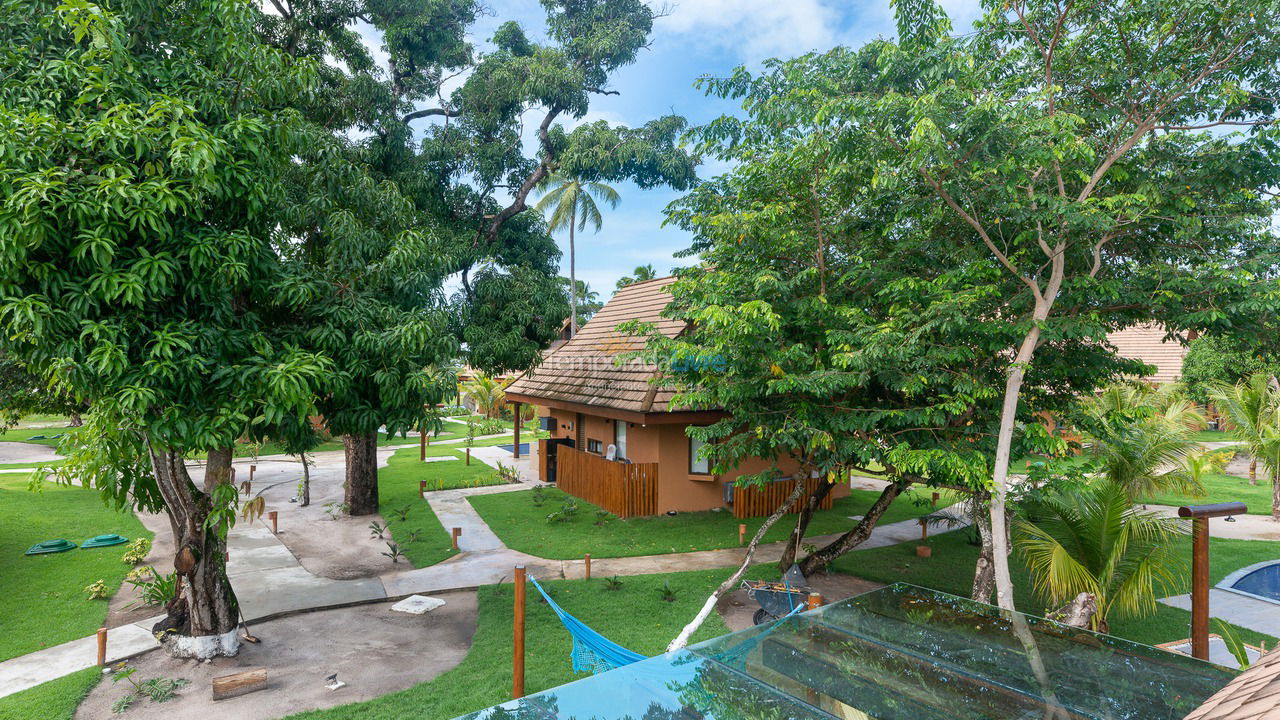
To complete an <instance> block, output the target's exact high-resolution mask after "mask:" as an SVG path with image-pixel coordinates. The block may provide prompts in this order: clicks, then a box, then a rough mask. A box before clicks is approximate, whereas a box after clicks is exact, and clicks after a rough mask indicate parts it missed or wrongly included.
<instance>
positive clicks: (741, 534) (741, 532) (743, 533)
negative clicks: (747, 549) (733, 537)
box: [738, 523, 747, 545]
mask: <svg viewBox="0 0 1280 720" xmlns="http://www.w3.org/2000/svg"><path fill="white" fill-rule="evenodd" d="M746 538H747V524H746V523H738V544H739V545H741V544H742V543H744V542H746Z"/></svg>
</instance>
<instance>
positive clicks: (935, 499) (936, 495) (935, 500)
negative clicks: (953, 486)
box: [933, 493, 942, 510]
mask: <svg viewBox="0 0 1280 720" xmlns="http://www.w3.org/2000/svg"><path fill="white" fill-rule="evenodd" d="M941 499H942V493H934V494H933V509H934V510H937V509H938V501H939V500H941Z"/></svg>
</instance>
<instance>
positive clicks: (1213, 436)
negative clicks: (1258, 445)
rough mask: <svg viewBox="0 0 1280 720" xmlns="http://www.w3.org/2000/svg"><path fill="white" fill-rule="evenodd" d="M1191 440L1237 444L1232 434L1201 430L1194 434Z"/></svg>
mask: <svg viewBox="0 0 1280 720" xmlns="http://www.w3.org/2000/svg"><path fill="white" fill-rule="evenodd" d="M1191 439H1192V440H1195V441H1196V442H1235V438H1234V437H1232V435H1231V433H1229V432H1224V431H1222V430H1201V431H1199V432H1196V433H1192V434H1191Z"/></svg>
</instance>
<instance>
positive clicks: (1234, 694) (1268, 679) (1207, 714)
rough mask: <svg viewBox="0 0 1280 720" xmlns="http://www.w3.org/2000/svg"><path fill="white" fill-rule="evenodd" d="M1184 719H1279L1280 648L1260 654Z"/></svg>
mask: <svg viewBox="0 0 1280 720" xmlns="http://www.w3.org/2000/svg"><path fill="white" fill-rule="evenodd" d="M1186 720H1280V651H1276V650H1273V651H1271V652H1270V653H1267V654H1266V655H1264V656H1263V657H1262V658H1261V659H1260V660H1258V662H1256V663H1254V665H1253V667H1251V668H1249V669H1248V670H1246V671H1244V672H1243V673H1241V674H1240V675H1239V676H1238V677H1236V679H1234V680H1232V681H1231V682H1229V683H1227V684H1226V686H1224V687H1223V688H1222V689H1221V690H1219V691H1218V692H1217V693H1216V694H1214V695H1213V696H1212V697H1210V698H1209V699H1208V700H1206V701H1204V704H1203V705H1201V706H1200V707H1198V708H1196V709H1195V710H1194V711H1192V713H1191V714H1190V715H1188V716H1187V717H1186Z"/></svg>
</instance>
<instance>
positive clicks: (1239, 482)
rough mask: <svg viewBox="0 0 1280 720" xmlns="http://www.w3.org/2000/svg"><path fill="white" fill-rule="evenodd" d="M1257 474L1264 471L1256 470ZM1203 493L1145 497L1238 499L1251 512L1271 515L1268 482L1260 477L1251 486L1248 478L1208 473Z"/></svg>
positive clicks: (1185, 501) (1160, 501) (1186, 501)
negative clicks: (1197, 494) (1197, 495)
mask: <svg viewBox="0 0 1280 720" xmlns="http://www.w3.org/2000/svg"><path fill="white" fill-rule="evenodd" d="M1258 475H1259V476H1263V475H1265V473H1264V472H1263V471H1262V468H1259V469H1258ZM1204 488H1205V494H1204V495H1202V496H1200V497H1195V496H1191V495H1182V494H1179V493H1161V494H1159V495H1156V496H1155V497H1152V498H1150V499H1148V500H1147V502H1150V503H1154V504H1156V505H1174V506H1181V505H1201V504H1204V503H1220V502H1232V501H1240V502H1242V503H1244V504H1245V505H1247V506H1248V507H1249V514H1250V515H1270V514H1271V481H1270V480H1267V479H1266V478H1265V477H1259V479H1258V484H1257V485H1250V484H1249V479H1248V478H1241V477H1236V476H1234V475H1210V476H1209V477H1207V478H1205V480H1204Z"/></svg>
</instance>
